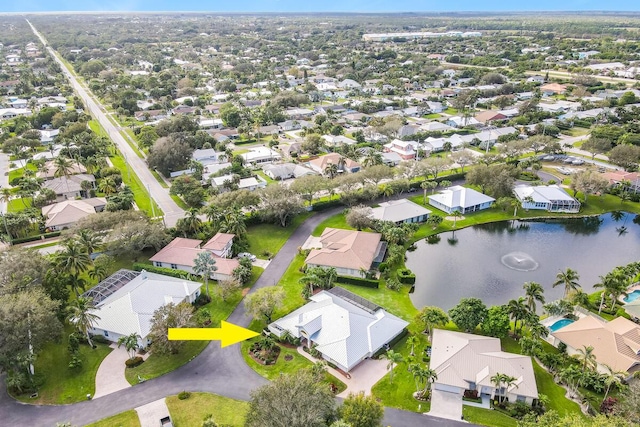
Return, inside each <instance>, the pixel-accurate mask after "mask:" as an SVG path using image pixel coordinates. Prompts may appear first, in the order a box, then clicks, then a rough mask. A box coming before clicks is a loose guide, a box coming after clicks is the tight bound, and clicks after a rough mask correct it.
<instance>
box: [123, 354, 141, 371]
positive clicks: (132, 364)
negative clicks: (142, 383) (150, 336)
mask: <svg viewBox="0 0 640 427" xmlns="http://www.w3.org/2000/svg"><path fill="white" fill-rule="evenodd" d="M142 362H144V360H143V359H142V357H140V356H136V357H134V358H133V359H127V360H125V362H124V364H125V365H126V366H127V368H135V367H136V366H139V365H141V364H142Z"/></svg>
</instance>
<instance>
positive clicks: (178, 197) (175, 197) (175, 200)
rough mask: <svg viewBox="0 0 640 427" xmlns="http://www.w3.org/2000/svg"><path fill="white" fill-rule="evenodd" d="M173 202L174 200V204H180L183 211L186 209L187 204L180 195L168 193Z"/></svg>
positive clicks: (187, 207) (187, 208)
mask: <svg viewBox="0 0 640 427" xmlns="http://www.w3.org/2000/svg"><path fill="white" fill-rule="evenodd" d="M169 196H170V197H171V198H172V199H173V201H174V202H176V205H178V206H180V207H181V208H182V209H184V210H185V211H188V210H189V209H190V208H189V205H187V204H186V203H185V202H184V201H183V200H182V199H181V198H180V196H178V195H176V194H170V195H169Z"/></svg>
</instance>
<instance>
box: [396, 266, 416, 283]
mask: <svg viewBox="0 0 640 427" xmlns="http://www.w3.org/2000/svg"><path fill="white" fill-rule="evenodd" d="M398 280H399V281H400V283H404V284H405V285H413V284H415V283H416V275H415V274H413V272H412V271H411V270H409V269H408V268H400V269H398Z"/></svg>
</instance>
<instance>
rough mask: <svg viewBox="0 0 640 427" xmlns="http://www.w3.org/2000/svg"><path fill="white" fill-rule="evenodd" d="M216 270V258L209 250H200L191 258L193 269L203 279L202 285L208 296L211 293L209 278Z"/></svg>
mask: <svg viewBox="0 0 640 427" xmlns="http://www.w3.org/2000/svg"><path fill="white" fill-rule="evenodd" d="M217 270H218V267H216V260H215V258H214V257H213V254H212V253H211V252H209V251H202V252H200V253H198V255H196V257H195V259H194V260H193V271H194V273H196V274H199V275H200V276H202V278H203V279H204V286H205V289H206V292H207V297H209V298H211V295H209V278H210V277H211V275H212V274H213V273H214V272H215V271H217Z"/></svg>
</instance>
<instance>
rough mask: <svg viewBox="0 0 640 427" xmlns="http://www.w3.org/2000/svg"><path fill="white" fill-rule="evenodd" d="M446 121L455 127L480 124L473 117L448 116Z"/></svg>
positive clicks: (477, 125) (478, 125) (480, 124)
mask: <svg viewBox="0 0 640 427" xmlns="http://www.w3.org/2000/svg"><path fill="white" fill-rule="evenodd" d="M446 123H447V124H448V125H449V126H453V127H455V128H463V127H467V126H472V127H480V126H482V123H480V122H479V121H478V120H476V119H475V117H461V116H453V117H449V119H448V120H447V122H446Z"/></svg>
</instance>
